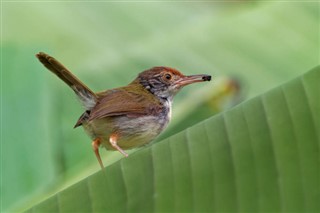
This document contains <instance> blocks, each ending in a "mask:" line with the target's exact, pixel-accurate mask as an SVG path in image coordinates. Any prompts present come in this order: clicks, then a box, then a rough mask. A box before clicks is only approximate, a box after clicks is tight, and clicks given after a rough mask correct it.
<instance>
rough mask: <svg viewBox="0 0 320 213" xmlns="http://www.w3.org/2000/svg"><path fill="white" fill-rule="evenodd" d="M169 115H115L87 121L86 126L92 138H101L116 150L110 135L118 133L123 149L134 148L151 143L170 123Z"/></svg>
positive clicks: (110, 148)
mask: <svg viewBox="0 0 320 213" xmlns="http://www.w3.org/2000/svg"><path fill="white" fill-rule="evenodd" d="M169 119H170V117H169V116H160V117H159V116H151V115H149V116H139V117H134V118H131V117H127V116H114V117H107V118H102V119H99V120H94V121H92V122H89V123H86V124H85V125H84V128H85V130H86V132H87V133H88V135H90V136H91V138H92V139H96V138H100V139H101V142H102V143H101V144H102V145H103V146H104V147H106V148H107V149H109V150H114V148H113V147H112V146H111V144H110V142H109V138H110V135H111V134H113V133H115V134H116V135H118V138H117V144H118V146H120V147H121V148H122V149H125V150H126V149H132V148H135V147H139V146H142V145H145V144H147V143H150V142H151V141H152V140H153V139H155V138H156V137H157V136H158V135H159V134H160V133H161V132H162V131H163V130H164V129H165V128H166V126H167V124H168V123H169Z"/></svg>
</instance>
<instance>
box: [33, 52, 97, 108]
mask: <svg viewBox="0 0 320 213" xmlns="http://www.w3.org/2000/svg"><path fill="white" fill-rule="evenodd" d="M36 57H37V58H38V59H39V61H40V62H41V63H42V64H43V65H44V66H45V67H46V68H47V69H48V70H50V71H51V72H53V73H54V74H55V75H57V76H58V77H59V78H60V79H61V80H62V81H64V82H65V83H66V84H68V85H69V87H71V89H73V91H74V92H75V93H76V95H77V96H78V97H79V99H80V101H81V102H82V104H83V105H84V107H85V108H86V109H88V110H89V109H91V108H92V107H94V106H95V104H96V103H97V96H96V95H95V93H94V92H93V91H92V90H90V89H89V88H88V87H87V86H86V85H85V84H84V83H82V82H81V81H80V80H79V79H78V78H77V77H76V76H75V75H73V74H72V73H71V72H70V71H69V70H68V69H67V68H66V67H64V66H63V65H62V64H61V63H60V62H59V61H57V60H56V59H55V58H53V57H51V56H49V55H48V54H45V53H43V52H40V53H38V54H36Z"/></svg>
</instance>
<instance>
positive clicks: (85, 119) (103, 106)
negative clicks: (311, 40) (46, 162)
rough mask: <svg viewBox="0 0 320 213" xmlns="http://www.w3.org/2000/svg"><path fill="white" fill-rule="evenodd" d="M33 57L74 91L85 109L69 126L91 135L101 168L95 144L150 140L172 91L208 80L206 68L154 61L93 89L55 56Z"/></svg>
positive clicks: (128, 145) (115, 146) (163, 121)
mask: <svg viewBox="0 0 320 213" xmlns="http://www.w3.org/2000/svg"><path fill="white" fill-rule="evenodd" d="M36 57H37V58H38V60H39V61H40V62H41V63H42V64H43V65H44V66H45V67H46V68H47V69H48V70H50V71H51V72H52V73H54V74H55V75H57V76H58V77H59V78H60V79H61V80H62V81H63V82H64V83H66V84H67V85H68V86H69V87H70V88H71V89H72V90H73V91H74V93H75V94H76V96H77V97H78V99H79V100H80V102H81V103H82V105H83V107H84V112H83V114H82V115H81V116H80V118H79V119H78V120H77V122H76V124H75V126H74V128H76V127H80V126H82V127H83V128H84V130H85V132H86V133H87V134H88V135H89V137H90V138H91V140H92V143H91V145H92V149H93V152H94V153H95V156H96V158H97V160H98V162H99V164H100V167H101V169H103V168H104V165H103V162H102V159H101V157H100V153H99V148H100V147H104V148H106V149H107V150H112V151H119V152H120V153H121V154H122V155H124V156H125V157H128V154H127V153H126V151H125V150H129V149H133V148H137V147H141V146H143V145H146V144H149V143H150V142H151V141H153V140H154V139H155V138H156V137H157V136H158V135H159V134H160V133H161V132H162V131H163V130H164V129H165V128H166V127H167V126H168V123H169V121H170V119H171V114H172V101H173V97H174V96H175V95H176V94H177V93H178V92H179V91H180V90H181V88H183V87H184V86H186V85H189V84H192V83H196V82H204V81H210V80H211V76H210V75H206V74H199V75H189V76H186V75H184V74H182V73H181V72H180V71H178V70H177V69H174V68H171V67H166V66H156V67H152V68H150V69H147V70H145V71H143V72H141V73H139V74H138V76H137V77H136V78H135V79H134V80H133V81H132V82H131V83H129V84H128V85H126V86H123V87H118V88H113V89H107V90H104V91H101V92H93V91H92V90H91V89H89V87H87V86H86V85H85V84H84V83H83V82H82V81H80V80H79V79H78V78H77V77H76V76H75V75H74V74H72V72H71V71H69V70H68V69H67V68H66V67H65V66H64V65H63V64H62V63H60V62H59V61H58V60H56V59H55V58H54V57H52V56H50V55H48V54H46V53H44V52H39V53H38V54H36Z"/></svg>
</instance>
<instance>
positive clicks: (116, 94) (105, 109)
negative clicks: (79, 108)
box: [88, 88, 163, 121]
mask: <svg viewBox="0 0 320 213" xmlns="http://www.w3.org/2000/svg"><path fill="white" fill-rule="evenodd" d="M99 96H100V98H99V102H98V103H97V105H96V106H95V107H94V108H93V109H92V110H91V112H90V116H89V119H88V120H89V121H90V120H94V119H99V118H104V117H109V116H119V115H125V116H128V117H137V116H141V115H152V114H157V113H159V112H160V111H161V110H162V107H163V106H162V104H160V101H159V100H158V99H156V98H155V97H154V96H153V95H150V93H149V92H148V91H144V90H142V91H141V90H138V92H134V91H128V90H126V89H123V88H120V89H113V90H108V91H106V92H103V93H98V97H99Z"/></svg>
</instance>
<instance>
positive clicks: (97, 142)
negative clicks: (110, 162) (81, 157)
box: [92, 138, 104, 169]
mask: <svg viewBox="0 0 320 213" xmlns="http://www.w3.org/2000/svg"><path fill="white" fill-rule="evenodd" d="M100 144H101V141H100V138H96V139H95V140H94V141H92V149H93V151H94V154H96V157H97V159H98V161H99V164H100V166H101V169H103V168H104V166H103V163H102V160H101V157H100V154H99V146H100Z"/></svg>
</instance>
